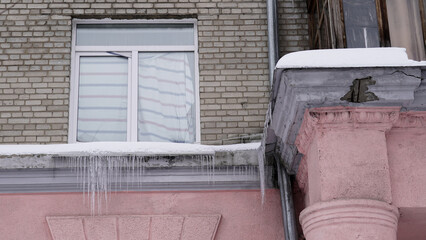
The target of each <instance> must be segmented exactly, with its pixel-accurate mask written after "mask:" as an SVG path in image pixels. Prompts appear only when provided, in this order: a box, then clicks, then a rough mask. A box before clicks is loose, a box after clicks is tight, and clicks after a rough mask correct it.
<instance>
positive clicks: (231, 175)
mask: <svg viewBox="0 0 426 240" xmlns="http://www.w3.org/2000/svg"><path fill="white" fill-rule="evenodd" d="M138 171H139V169H135V172H138ZM270 172H271V169H270V168H268V167H267V187H269V188H271V187H272V181H271V174H270ZM118 176H119V177H118V179H120V176H121V180H117V181H116V180H114V181H113V182H111V184H110V185H109V187H111V189H110V190H111V191H182V190H188V191H193V190H229V189H259V186H260V183H259V173H258V168H257V167H256V166H235V167H234V166H228V167H218V168H216V169H215V170H214V173H210V174H208V173H207V172H206V169H204V170H203V169H201V168H196V167H194V168H188V167H173V168H150V169H144V173H143V175H142V176H138V174H137V173H135V174H133V173H132V172H126V171H125V170H123V171H121V172H119V173H118ZM79 179H80V178H79V177H78V175H77V172H76V171H75V169H71V168H32V169H31V168H28V169H22V168H21V169H1V170H0V193H35V192H82V191H84V190H83V187H82V182H81V181H80V180H79ZM114 179H115V178H114ZM86 184H87V183H86ZM86 191H87V188H86Z"/></svg>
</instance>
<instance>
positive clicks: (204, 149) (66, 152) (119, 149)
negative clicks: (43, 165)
mask: <svg viewBox="0 0 426 240" xmlns="http://www.w3.org/2000/svg"><path fill="white" fill-rule="evenodd" d="M259 146H260V143H249V144H235V145H223V146H211V145H201V144H188V143H165V142H91V143H73V144H51V145H0V157H5V156H14V155H58V156H87V155H108V156H122V155H142V156H144V155H147V156H148V155H204V154H215V152H224V151H225V152H228V151H243V150H255V149H257V148H258V147H259Z"/></svg>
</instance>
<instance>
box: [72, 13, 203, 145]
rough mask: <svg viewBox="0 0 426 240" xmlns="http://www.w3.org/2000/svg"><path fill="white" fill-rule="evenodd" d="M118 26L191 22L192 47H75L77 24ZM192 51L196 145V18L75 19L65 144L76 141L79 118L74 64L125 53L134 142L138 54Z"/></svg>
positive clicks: (198, 134)
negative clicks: (93, 58)
mask: <svg viewBox="0 0 426 240" xmlns="http://www.w3.org/2000/svg"><path fill="white" fill-rule="evenodd" d="M119 23H126V24H128V23H135V24H136V23H143V24H159V23H166V24H179V23H190V24H193V26H194V45H193V46H76V35H77V34H76V33H77V24H79V25H80V24H119ZM147 51H149V52H171V51H173V52H179V51H182V52H194V63H195V66H194V75H195V76H194V77H195V120H196V126H195V131H196V134H195V143H200V142H201V127H200V126H201V124H200V90H199V89H200V87H199V86H200V83H199V78H200V77H199V68H198V29H197V19H138V20H112V19H74V20H73V21H72V45H71V78H70V100H69V120H68V122H69V125H68V143H76V142H77V116H78V86H79V85H78V76H79V66H78V64H76V63H77V62H79V61H78V58H80V56H102V55H104V56H111V54H110V53H108V52H126V56H127V53H129V54H130V57H129V64H128V66H129V85H128V91H129V92H128V97H129V99H128V108H127V109H128V111H127V117H128V118H127V119H128V120H127V133H128V134H127V141H128V142H136V141H137V102H136V101H135V100H134V99H130V98H131V96H134V95H137V88H136V87H133V86H132V84H134V82H135V80H132V79H137V69H138V57H137V56H138V53H139V52H147Z"/></svg>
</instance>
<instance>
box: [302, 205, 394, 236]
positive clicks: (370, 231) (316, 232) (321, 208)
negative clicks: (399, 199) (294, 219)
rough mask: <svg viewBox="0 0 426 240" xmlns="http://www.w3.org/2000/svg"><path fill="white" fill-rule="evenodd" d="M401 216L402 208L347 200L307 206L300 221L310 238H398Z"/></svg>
mask: <svg viewBox="0 0 426 240" xmlns="http://www.w3.org/2000/svg"><path fill="white" fill-rule="evenodd" d="M398 218H399V212H398V209H397V208H396V207H394V206H392V205H390V204H388V203H385V202H382V201H376V200H369V199H346V200H333V201H328V202H319V203H315V204H313V205H311V206H309V207H307V208H306V209H304V210H303V211H302V212H301V214H300V223H301V225H302V228H303V232H304V234H305V237H306V239H307V240H326V239H327V240H330V239H377V240H396V231H397V227H398ZM336 227H337V228H338V230H336Z"/></svg>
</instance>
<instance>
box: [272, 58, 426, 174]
mask: <svg viewBox="0 0 426 240" xmlns="http://www.w3.org/2000/svg"><path fill="white" fill-rule="evenodd" d="M425 71H426V69H423V67H421V66H410V67H358V68H356V67H354V68H308V69H303V68H299V69H277V70H276V72H275V82H274V86H273V89H272V96H271V102H272V117H271V119H270V124H269V127H268V134H270V135H272V136H268V137H267V141H266V154H270V153H271V152H275V153H278V154H279V155H280V156H281V159H282V162H283V164H284V165H285V167H286V169H287V171H288V172H289V173H291V174H296V172H297V170H298V166H299V163H300V159H301V156H302V155H301V154H300V153H303V151H304V150H303V148H304V147H301V149H299V150H298V149H297V147H296V138H297V135H301V137H299V140H298V141H299V142H303V141H304V142H307V141H309V138H310V137H311V136H309V134H307V133H308V132H309V131H312V128H313V125H318V124H319V125H320V126H321V127H325V126H327V125H329V124H334V125H336V124H338V126H339V127H354V126H356V127H363V126H364V127H365V126H367V125H368V126H370V127H371V126H376V127H381V128H384V129H385V130H386V129H389V128H390V127H402V126H408V125H409V126H411V127H414V126H417V127H418V126H424V125H423V124H424V121H423V119H424V117H423V115H422V116H420V115H419V116H417V115H409V114H408V115H409V119H406V118H407V117H408V115H407V114H404V113H400V109H402V110H401V111H424V110H426V106H425V105H424V102H423V101H422V99H426V82H425V81H422V75H423V76H424V75H425ZM362 80H368V81H369V82H368V85H365V86H366V88H365V89H366V91H365V92H364V93H363V94H366V95H368V94H370V95H374V96H375V97H374V98H366V99H367V100H366V101H365V102H351V101H348V100H347V96H348V95H350V91H352V90H353V89H354V86H355V83H356V81H362ZM365 86H364V87H365ZM344 96H346V98H344ZM369 100H372V101H369ZM336 106H340V107H341V108H340V109H334V110H333V111H331V112H332V113H328V112H327V111H329V110H330V109H327V107H336ZM320 107H321V108H322V110H319V109H317V108H320ZM348 107H357V109H358V110H348V109H349V108H348ZM370 108H374V109H370ZM379 108H380V110H379ZM306 109H317V110H316V111H309V116H307V117H306V116H305V111H306ZM345 109H346V110H345ZM369 109H370V110H369ZM400 115H401V116H400ZM304 117H305V119H306V126H304V127H303V128H301V124H302V121H303V119H304ZM410 119H411V120H410ZM302 135H306V136H304V137H303V136H302ZM303 145H304V144H303ZM299 146H301V144H299Z"/></svg>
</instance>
